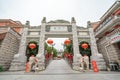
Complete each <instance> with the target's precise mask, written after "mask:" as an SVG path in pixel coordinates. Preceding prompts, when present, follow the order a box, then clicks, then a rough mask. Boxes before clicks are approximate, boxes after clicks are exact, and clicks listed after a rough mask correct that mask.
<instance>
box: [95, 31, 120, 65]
mask: <svg viewBox="0 0 120 80" xmlns="http://www.w3.org/2000/svg"><path fill="white" fill-rule="evenodd" d="M117 31H118V29H116V30H114V31H113V32H111V33H110V34H109V35H106V36H103V37H102V38H100V39H99V40H98V41H97V45H98V50H99V52H100V53H102V54H103V56H104V58H105V61H106V62H117V63H119V65H120V49H119V48H118V45H117V43H114V44H110V39H109V38H110V36H111V35H113V34H115V33H116V32H117ZM118 32H119V31H118Z"/></svg>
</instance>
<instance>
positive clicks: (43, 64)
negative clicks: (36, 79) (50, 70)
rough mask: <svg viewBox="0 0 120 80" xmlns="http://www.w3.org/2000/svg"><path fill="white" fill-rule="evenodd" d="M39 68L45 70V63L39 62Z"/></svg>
mask: <svg viewBox="0 0 120 80" xmlns="http://www.w3.org/2000/svg"><path fill="white" fill-rule="evenodd" d="M38 70H39V71H42V70H45V63H38Z"/></svg>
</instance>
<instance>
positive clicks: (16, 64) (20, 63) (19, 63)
mask: <svg viewBox="0 0 120 80" xmlns="http://www.w3.org/2000/svg"><path fill="white" fill-rule="evenodd" d="M27 32H28V28H24V29H23V33H22V37H21V42H20V46H19V51H18V54H16V55H14V59H13V61H12V63H11V66H10V69H9V70H10V71H17V70H25V64H26V59H27V58H26V56H25V53H26V35H27Z"/></svg>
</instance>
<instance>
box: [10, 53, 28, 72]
mask: <svg viewBox="0 0 120 80" xmlns="http://www.w3.org/2000/svg"><path fill="white" fill-rule="evenodd" d="M24 58H26V57H25V56H24ZM23 60H24V61H23ZM25 65H26V61H25V59H20V55H19V54H16V55H15V56H14V59H13V61H12V62H11V66H10V68H9V71H22V70H25Z"/></svg>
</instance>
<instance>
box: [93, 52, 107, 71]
mask: <svg viewBox="0 0 120 80" xmlns="http://www.w3.org/2000/svg"><path fill="white" fill-rule="evenodd" d="M92 60H95V61H96V63H97V67H98V69H99V70H100V71H102V70H106V62H105V61H104V59H103V56H102V54H97V56H95V57H92Z"/></svg>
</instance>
